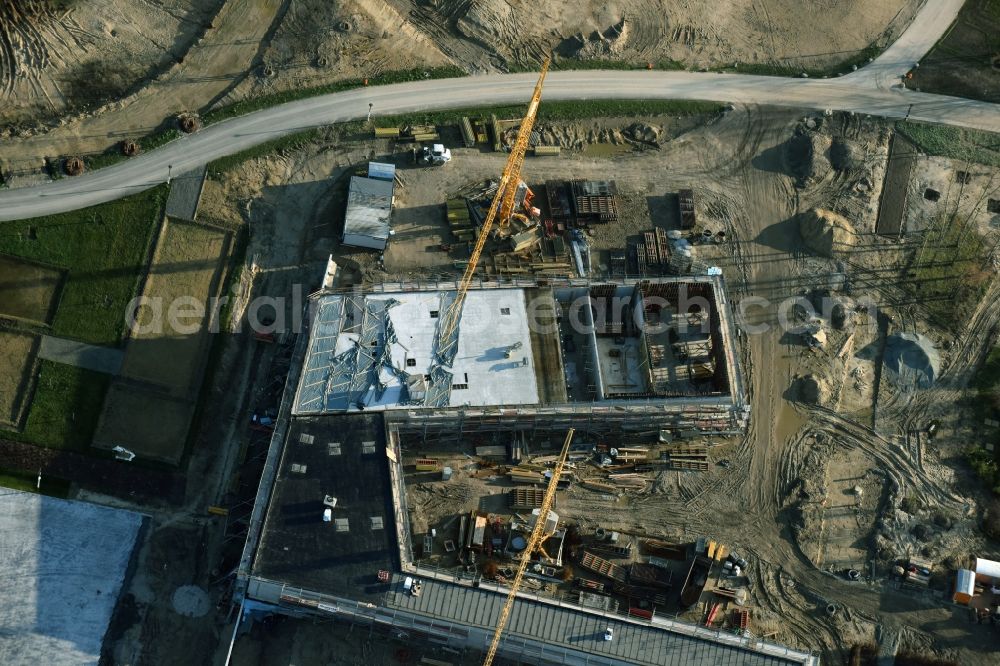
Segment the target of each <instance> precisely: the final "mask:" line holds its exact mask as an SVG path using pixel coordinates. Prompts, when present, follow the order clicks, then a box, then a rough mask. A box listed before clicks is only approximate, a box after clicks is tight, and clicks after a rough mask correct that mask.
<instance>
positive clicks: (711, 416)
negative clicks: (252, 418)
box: [237, 276, 818, 665]
mask: <svg viewBox="0 0 1000 666" xmlns="http://www.w3.org/2000/svg"><path fill="white" fill-rule="evenodd" d="M454 288H455V285H454V284H441V283H439V284H432V285H426V284H421V285H416V284H391V285H390V284H386V285H381V286H379V287H376V288H374V289H372V290H369V291H366V292H352V293H335V292H333V291H324V292H321V293H319V294H317V295H315V296H314V297H313V299H312V300H311V301H310V305H309V307H310V317H309V318H308V319H309V321H310V324H309V326H310V328H309V331H308V334H307V335H301V336H300V337H299V339H298V341H297V343H296V348H295V359H294V360H293V364H292V371H291V373H290V374H289V377H288V380H287V384H286V388H285V394H284V397H283V400H282V405H281V408H280V412H279V415H278V418H277V420H276V424H275V430H274V433H273V437H272V441H271V446H270V449H269V453H268V459H267V463H266V465H265V471H264V473H263V478H262V480H261V485H260V490H259V493H258V497H257V499H256V503H255V506H254V510H253V514H252V517H251V521H250V525H249V529H248V535H249V536H248V539H247V543H246V547H245V549H244V553H243V557H242V560H241V563H240V567H239V569H238V574H237V575H238V581H239V583H238V585H237V598H238V600H239V601H240V602H241V603H242V612H243V614H244V617H247V618H249V617H253V616H255V615H259V614H268V613H283V614H289V615H304V616H309V615H318V616H323V617H326V618H333V619H337V620H340V621H345V622H350V623H352V624H356V625H361V626H365V627H369V628H370V630H371V631H379V632H384V633H386V634H389V635H392V636H395V637H397V638H404V639H407V640H413V639H421V640H426V641H429V642H430V644H433V645H438V646H444V647H446V648H448V649H450V650H454V651H468V650H472V651H474V652H475V651H482V650H485V648H486V647H487V646H488V645H489V642H490V639H491V638H492V631H493V627H494V626H495V624H496V622H497V618H498V616H499V613H500V608H501V606H502V605H503V602H504V598H505V589H504V588H503V587H502V585H501V584H500V583H498V582H496V581H494V580H489V579H487V578H486V577H484V576H482V575H481V573H478V572H477V571H471V572H470V571H469V569H468V567H466V568H465V570H464V572H454V571H452V572H449V571H444V570H440V569H428V568H427V567H425V566H423V565H422V564H421V562H420V561H418V559H417V557H415V553H414V550H415V549H414V547H413V545H412V535H411V534H410V532H411V527H410V522H411V518H410V512H409V509H408V507H407V488H406V484H407V483H408V481H406V480H404V476H405V475H406V471H405V470H404V451H403V449H402V445H401V442H402V440H403V439H404V438H406V439H407V441H414V440H416V441H421V440H428V439H433V438H439V437H441V436H442V435H447V437H448V438H451V439H456V440H458V441H461V440H462V439H463V438H465V437H467V436H468V437H470V438H472V437H476V436H477V435H482V434H483V433H494V434H496V433H509V432H514V433H522V434H523V433H532V434H534V433H549V432H551V433H556V432H560V433H562V432H565V430H566V428H567V427H569V426H570V425H572V426H574V427H575V428H576V429H577V430H578V431H585V432H588V433H591V434H598V435H602V436H614V435H615V434H619V433H621V434H624V433H637V432H646V433H648V432H651V431H652V432H664V431H667V432H671V433H676V434H677V435H679V436H685V435H687V436H697V435H698V434H704V433H713V434H720V435H721V434H732V433H736V432H739V431H740V430H741V429H742V428H743V427H745V425H746V423H747V419H748V417H749V414H748V411H747V408H746V398H745V396H744V387H743V378H742V374H741V372H740V369H739V367H738V365H737V362H736V354H735V350H734V349H733V346H732V341H733V339H734V327H733V321H732V315H731V313H730V311H729V308H728V303H727V301H726V297H725V293H724V289H723V283H722V280H721V278H720V277H718V276H705V277H687V278H683V279H680V278H677V279H670V278H668V279H662V280H641V281H619V282H605V283H589V282H585V281H572V280H567V281H558V282H557V281H552V280H549V281H545V282H531V283H523V284H521V283H507V284H503V285H500V284H482V285H478V287H477V288H474V289H473V290H471V291H470V292H469V296H468V298H467V299H466V301H465V303H464V307H463V310H462V316H461V319H460V321H459V325H458V326H457V328H456V331H455V333H454V334H453V335H452V336H450V338H449V339H445V340H442V339H439V336H438V330H437V329H438V325H439V323H440V322H441V321H442V317H443V314H444V312H445V311H446V309H447V308H448V307H449V305H450V303H451V302H452V300H453V299H454V293H455V292H454ZM522 494H526V493H522ZM526 501H527V500H526ZM474 568H475V567H473V569H474ZM647 568H648V567H647ZM519 596H520V597H521V599H520V600H519V602H518V603H517V604H516V605H515V608H514V611H513V614H512V616H511V618H510V622H509V624H508V626H507V630H506V632H505V637H504V640H503V643H502V644H501V647H500V653H499V655H500V657H501V658H507V659H515V660H519V661H520V662H522V663H523V662H527V663H538V664H584V663H586V664H605V665H612V664H614V665H618V664H706V665H707V664H727V663H728V664H737V663H739V664H767V665H770V664H815V663H818V661H817V658H816V657H815V656H814V655H812V654H809V653H805V652H799V651H795V650H791V649H788V648H785V647H783V646H780V645H777V644H774V643H770V642H767V641H762V640H758V639H755V638H753V637H752V636H748V635H734V634H732V633H729V632H723V631H718V630H715V629H710V628H707V627H702V626H697V625H692V624H688V623H684V622H679V621H677V620H675V619H669V618H667V617H660V616H658V615H657V614H656V613H655V612H654V611H652V610H650V611H648V612H647V611H643V612H641V613H633V612H632V610H631V609H630V610H628V611H627V612H620V611H617V610H616V609H617V607H615V609H611V608H609V607H603V608H602V607H594V606H593V605H588V604H585V603H582V602H581V603H573V602H569V601H566V600H559V601H555V600H553V599H551V598H546V597H544V596H539V595H538V594H531V593H530V592H527V591H526V592H524V593H523V594H521V593H519ZM581 599H582V596H581ZM608 629H613V632H614V640H612V641H607V640H603V639H602V638H601V637H602V636H603V635H604V634H605V632H606V630H608ZM581 637H582V638H581ZM595 637H596V638H595Z"/></svg>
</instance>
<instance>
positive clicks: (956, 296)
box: [904, 215, 990, 330]
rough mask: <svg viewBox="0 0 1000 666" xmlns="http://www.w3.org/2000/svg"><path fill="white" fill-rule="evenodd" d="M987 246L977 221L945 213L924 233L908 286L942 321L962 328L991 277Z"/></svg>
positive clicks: (948, 325)
mask: <svg viewBox="0 0 1000 666" xmlns="http://www.w3.org/2000/svg"><path fill="white" fill-rule="evenodd" d="M984 257H985V248H984V247H983V239H982V238H981V237H980V236H979V234H978V232H977V230H976V229H975V225H974V223H973V222H971V221H969V220H965V219H962V218H959V217H957V216H951V215H944V216H941V218H940V219H938V220H936V221H935V222H934V223H933V224H932V225H931V226H930V227H929V228H928V229H927V231H926V232H925V233H924V238H923V242H922V243H921V247H920V249H919V250H917V252H916V254H915V256H914V258H913V261H912V263H911V265H910V268H909V271H908V278H909V279H908V280H906V282H905V283H904V286H905V287H906V288H907V289H908V290H910V291H911V292H912V293H913V296H914V298H915V299H916V300H917V301H918V302H920V303H921V304H922V305H923V307H924V309H925V310H926V311H927V313H928V314H929V315H930V316H931V318H932V319H934V320H935V321H936V322H937V323H938V324H939V325H941V326H943V327H945V328H949V329H953V330H959V329H961V328H962V327H963V326H964V325H965V324H966V323H967V322H968V316H969V315H970V314H971V312H972V310H973V309H975V306H976V304H977V303H978V302H979V299H980V298H981V297H982V294H983V291H984V289H985V286H986V284H987V282H988V280H989V277H990V275H989V273H988V272H987V271H986V270H985V269H984V266H983V259H984Z"/></svg>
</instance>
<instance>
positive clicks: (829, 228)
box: [799, 208, 857, 257]
mask: <svg viewBox="0 0 1000 666" xmlns="http://www.w3.org/2000/svg"><path fill="white" fill-rule="evenodd" d="M799 234H800V235H801V236H802V242H803V243H805V245H806V247H808V248H809V249H810V250H812V251H813V252H815V253H816V254H819V255H822V256H824V257H833V255H834V252H846V251H849V250H850V249H851V248H852V247H854V242H855V238H856V237H857V234H856V232H855V231H854V225H852V224H851V223H850V222H848V221H847V218H845V217H844V216H842V215H838V214H837V213H834V212H832V211H828V210H823V209H822V208H813V209H811V210H809V211H807V212H805V213H802V214H801V215H799Z"/></svg>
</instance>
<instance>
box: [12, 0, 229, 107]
mask: <svg viewBox="0 0 1000 666" xmlns="http://www.w3.org/2000/svg"><path fill="white" fill-rule="evenodd" d="M221 4H222V0H209V1H208V2H201V1H196V0H163V1H162V2H156V3H146V2H134V1H130V0H92V1H88V2H72V1H64V0H57V1H51V0H27V1H20V2H19V1H15V0H5V1H4V2H2V3H0V34H2V39H0V101H2V102H3V103H2V104H0V124H2V123H20V122H27V123H29V124H30V123H32V122H36V121H37V120H38V119H39V118H40V117H41V118H45V117H51V116H54V115H59V114H62V113H65V112H67V111H69V112H72V111H76V110H79V109H86V108H90V107H93V106H95V105H100V104H102V103H104V102H107V101H111V100H112V99H116V98H118V97H121V96H122V95H124V94H126V93H127V92H128V91H130V90H131V89H133V88H135V87H138V86H141V85H142V84H143V83H144V82H145V81H147V80H148V79H149V78H152V77H155V76H156V75H157V74H158V73H159V71H161V70H162V69H164V68H169V67H170V66H171V65H172V64H174V62H175V61H176V59H178V58H182V57H183V56H184V53H185V52H186V51H187V50H188V48H189V47H190V46H191V44H192V43H193V42H194V41H196V40H197V39H198V38H199V36H200V35H201V33H202V31H203V30H204V28H205V27H206V25H207V24H208V23H209V22H211V20H212V16H213V14H214V13H215V11H216V10H217V9H218V7H219V6H220V5H221Z"/></svg>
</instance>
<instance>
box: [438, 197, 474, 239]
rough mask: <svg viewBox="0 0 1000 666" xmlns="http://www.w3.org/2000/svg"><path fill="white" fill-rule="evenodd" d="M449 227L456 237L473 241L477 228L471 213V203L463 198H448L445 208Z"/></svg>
mask: <svg viewBox="0 0 1000 666" xmlns="http://www.w3.org/2000/svg"><path fill="white" fill-rule="evenodd" d="M445 217H446V218H447V220H448V227H449V228H450V229H451V233H452V235H453V236H455V238H456V239H458V240H460V241H471V240H473V239H475V237H476V230H475V227H474V226H473V224H472V219H471V217H470V215H469V205H468V204H467V203H466V201H465V199H463V198H456V199H448V202H447V204H446V208H445Z"/></svg>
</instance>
